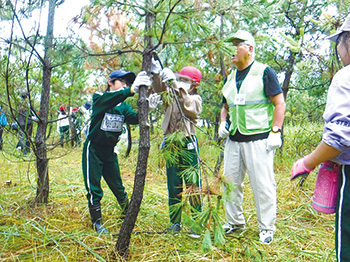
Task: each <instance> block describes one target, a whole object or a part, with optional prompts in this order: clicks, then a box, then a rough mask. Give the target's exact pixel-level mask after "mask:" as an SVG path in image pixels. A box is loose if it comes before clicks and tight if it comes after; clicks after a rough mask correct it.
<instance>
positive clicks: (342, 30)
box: [326, 15, 350, 42]
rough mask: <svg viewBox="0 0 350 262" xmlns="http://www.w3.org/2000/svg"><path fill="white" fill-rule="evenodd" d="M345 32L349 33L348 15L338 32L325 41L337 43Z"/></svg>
mask: <svg viewBox="0 0 350 262" xmlns="http://www.w3.org/2000/svg"><path fill="white" fill-rule="evenodd" d="M345 31H350V15H348V17H347V18H346V20H345V22H344V23H343V25H342V26H341V27H340V28H339V30H338V31H337V32H336V33H335V34H333V35H331V36H328V37H327V38H326V39H328V40H331V41H333V42H337V40H338V37H339V35H340V34H341V33H343V32H345Z"/></svg>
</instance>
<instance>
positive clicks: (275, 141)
mask: <svg viewBox="0 0 350 262" xmlns="http://www.w3.org/2000/svg"><path fill="white" fill-rule="evenodd" d="M281 146H282V137H281V133H280V132H278V133H274V132H270V134H269V136H268V138H267V147H266V150H267V151H271V150H274V149H276V148H279V147H281Z"/></svg>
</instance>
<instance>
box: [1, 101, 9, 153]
mask: <svg viewBox="0 0 350 262" xmlns="http://www.w3.org/2000/svg"><path fill="white" fill-rule="evenodd" d="M7 124H8V123H7V118H6V115H5V113H4V112H3V111H2V107H1V106H0V150H2V143H3V139H2V133H3V132H4V128H5V126H7Z"/></svg>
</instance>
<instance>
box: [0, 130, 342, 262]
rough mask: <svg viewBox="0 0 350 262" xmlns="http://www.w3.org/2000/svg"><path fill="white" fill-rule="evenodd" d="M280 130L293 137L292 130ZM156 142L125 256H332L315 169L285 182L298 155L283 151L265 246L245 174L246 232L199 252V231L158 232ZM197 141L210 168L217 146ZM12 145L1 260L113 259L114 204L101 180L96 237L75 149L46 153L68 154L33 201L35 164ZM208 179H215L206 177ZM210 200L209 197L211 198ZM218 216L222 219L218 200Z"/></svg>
mask: <svg viewBox="0 0 350 262" xmlns="http://www.w3.org/2000/svg"><path fill="white" fill-rule="evenodd" d="M286 135H288V136H289V138H291V137H293V134H292V132H290V133H287V134H286ZM5 139H6V137H5ZM160 141H161V136H160V135H159V134H158V135H155V136H154V137H152V145H151V151H150V154H151V155H150V159H149V165H148V166H149V168H148V173H147V178H146V188H145V193H144V199H143V204H142V207H141V210H140V213H139V216H138V219H137V222H136V227H135V229H134V234H133V235H132V238H131V244H130V261H335V252H334V215H324V214H319V213H317V212H316V211H315V210H313V209H312V207H311V198H312V194H313V187H314V182H315V179H316V176H315V173H313V175H312V176H310V177H309V179H308V180H307V182H305V184H304V186H303V187H302V188H298V187H297V186H296V183H291V182H290V180H289V177H290V174H289V170H290V166H291V163H292V162H293V161H294V160H296V159H297V158H298V156H297V155H292V153H291V152H289V151H287V150H286V152H284V153H283V155H282V156H277V157H276V181H277V185H278V192H277V195H278V220H277V223H276V227H277V231H276V233H275V240H274V242H273V244H272V245H270V246H268V245H263V244H260V243H259V241H258V229H257V222H256V213H255V207H254V200H253V196H252V192H251V190H250V186H249V181H248V180H247V181H246V184H247V186H246V189H245V190H246V193H245V194H246V197H245V203H244V208H245V215H246V219H247V222H248V223H247V230H246V231H244V232H243V233H241V234H238V235H234V236H230V237H226V238H225V240H226V242H225V244H224V245H223V246H213V248H212V250H211V251H206V252H205V251H203V250H202V238H203V237H202V238H201V239H198V240H194V239H191V238H189V237H188V235H187V234H185V233H181V234H179V235H178V236H172V235H169V234H164V233H162V232H164V230H165V228H166V227H167V226H168V225H169V222H168V206H167V189H166V177H165V168H164V164H163V162H162V161H161V160H160V157H159V154H158V151H157V148H158V145H159V143H160ZM199 141H200V144H201V147H200V152H201V157H202V159H203V161H204V162H205V163H206V164H207V165H208V166H210V167H212V168H213V167H214V164H215V161H216V158H217V148H215V147H214V146H213V145H211V144H210V143H207V142H206V141H204V136H201V135H200V136H199ZM286 143H288V140H287V141H286ZM285 146H286V147H288V145H285ZM12 150H13V148H11V147H10V145H9V144H7V145H6V148H5V152H4V153H3V154H1V153H0V171H1V174H2V176H1V177H0V187H1V194H0V261H111V260H113V257H114V254H113V253H114V245H115V242H116V240H117V235H116V234H117V233H118V232H119V229H120V227H121V224H122V220H121V219H120V218H119V215H120V210H119V208H118V207H117V204H116V201H115V199H114V196H113V195H112V193H111V192H110V190H109V189H108V187H107V185H106V184H105V183H104V182H103V185H102V186H103V189H104V197H103V200H102V213H103V218H104V221H105V222H106V226H107V228H108V229H109V230H110V231H111V232H112V234H111V235H109V236H98V235H97V234H96V233H95V232H94V231H93V230H92V228H91V225H90V218H89V214H88V209H87V203H86V199H85V189H84V183H83V177H82V173H81V148H77V149H74V150H72V149H65V148H64V149H62V148H57V149H55V151H54V152H53V153H52V155H63V154H65V153H66V152H69V154H68V155H66V156H65V157H62V158H57V159H53V160H51V161H50V200H49V204H48V205H46V206H45V205H44V206H36V205H34V204H33V203H32V200H33V198H34V196H35V193H36V179H35V173H36V171H35V165H34V162H30V161H22V160H20V161H19V160H18V159H17V158H15V156H14V155H13V154H11V153H10V152H12ZM136 157H137V145H134V148H133V150H132V154H131V156H130V157H129V158H128V159H126V160H124V159H122V158H121V159H120V166H121V171H122V174H123V179H124V184H125V186H126V189H127V191H128V192H129V195H131V193H132V184H133V172H134V170H135V166H136ZM29 158H30V156H28V157H26V158H25V159H29ZM7 180H11V185H9V186H8V185H6V181H7ZM208 180H209V181H210V183H216V182H214V181H215V179H214V178H212V177H210V178H209V179H208ZM216 186H217V185H216ZM215 199H216V196H213V200H212V201H216V200H215ZM206 203H207V201H206ZM206 205H207V204H206ZM220 214H221V217H222V223H224V210H223V207H222V206H221V210H220ZM186 230H188V228H186V227H185V229H184V231H186Z"/></svg>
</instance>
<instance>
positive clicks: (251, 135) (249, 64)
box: [219, 30, 285, 244]
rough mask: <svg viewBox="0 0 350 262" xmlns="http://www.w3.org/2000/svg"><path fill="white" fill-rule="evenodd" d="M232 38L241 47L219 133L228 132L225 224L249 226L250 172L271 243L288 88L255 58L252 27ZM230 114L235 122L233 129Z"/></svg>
mask: <svg viewBox="0 0 350 262" xmlns="http://www.w3.org/2000/svg"><path fill="white" fill-rule="evenodd" d="M227 41H228V42H231V43H232V44H233V45H234V46H235V47H236V48H237V53H236V54H235V55H234V56H233V57H232V58H231V61H232V64H233V65H234V66H235V69H234V70H233V71H232V73H231V74H230V75H229V76H228V78H227V81H226V83H225V85H224V87H223V89H222V93H223V96H224V97H223V107H222V110H221V124H220V128H219V135H220V136H221V137H222V138H226V137H228V139H227V140H226V142H225V150H224V173H223V176H224V179H225V180H224V184H223V188H224V191H225V192H227V194H228V195H227V198H226V199H225V211H226V224H225V225H224V226H223V229H224V230H225V232H226V234H230V233H233V232H235V231H238V230H243V229H245V224H246V221H245V218H244V214H243V187H244V183H243V182H244V177H245V174H246V173H248V176H249V181H250V185H251V187H252V189H253V195H254V200H255V207H256V213H257V217H258V228H259V231H260V233H259V238H260V241H261V242H262V243H264V244H271V242H272V241H273V236H274V231H275V222H276V213H277V196H276V181H275V174H274V168H273V160H274V152H275V149H277V148H279V147H280V146H281V145H282V139H281V128H282V124H283V120H284V112H285V102H284V98H283V93H282V88H281V86H280V85H279V83H278V80H277V76H276V73H275V71H274V70H273V69H272V68H271V67H269V66H267V65H264V64H262V63H259V62H258V61H255V40H254V37H253V36H252V35H251V34H250V33H249V32H247V31H243V30H239V31H238V32H237V33H235V34H234V35H233V36H232V37H230V38H229V39H228V40H227ZM228 115H229V116H230V118H229V119H230V122H231V123H230V126H229V129H228V130H227V122H226V119H227V116H228ZM228 183H230V184H232V185H233V187H232V186H230V187H229V185H228Z"/></svg>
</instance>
